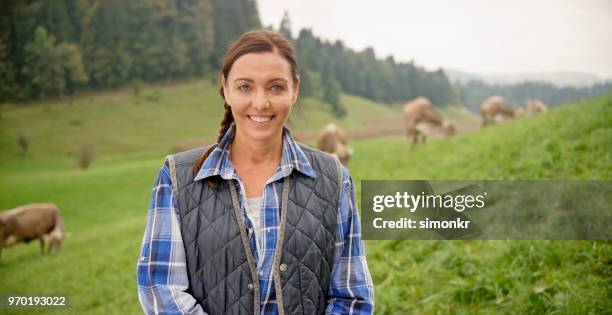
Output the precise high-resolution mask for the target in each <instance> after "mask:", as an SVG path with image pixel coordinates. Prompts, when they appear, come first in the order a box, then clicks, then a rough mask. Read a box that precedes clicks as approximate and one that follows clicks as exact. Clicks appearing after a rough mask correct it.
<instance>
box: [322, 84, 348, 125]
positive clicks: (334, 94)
mask: <svg viewBox="0 0 612 315" xmlns="http://www.w3.org/2000/svg"><path fill="white" fill-rule="evenodd" d="M324 81H325V82H324V83H323V85H324V87H323V89H324V92H323V101H325V102H326V103H328V104H329V105H331V112H332V114H333V115H334V116H335V117H337V118H342V117H344V116H345V115H346V109H345V108H344V107H343V106H342V104H340V93H341V92H342V90H341V89H340V84H338V81H336V80H334V79H331V78H329V79H326V80H325V79H324Z"/></svg>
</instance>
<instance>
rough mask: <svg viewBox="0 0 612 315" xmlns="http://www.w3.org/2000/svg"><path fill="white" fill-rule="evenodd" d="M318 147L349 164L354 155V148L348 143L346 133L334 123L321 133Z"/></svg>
mask: <svg viewBox="0 0 612 315" xmlns="http://www.w3.org/2000/svg"><path fill="white" fill-rule="evenodd" d="M317 147H318V148H319V150H321V151H323V152H327V153H331V154H333V155H335V156H337V157H338V159H339V160H340V162H342V164H344V165H347V163H348V161H349V160H350V158H351V156H352V155H353V149H351V148H349V147H348V146H347V145H346V134H345V133H344V131H343V130H342V129H341V128H340V127H338V126H336V125H335V124H333V123H332V124H328V125H327V126H325V128H323V130H322V131H321V133H319V138H318V139H317Z"/></svg>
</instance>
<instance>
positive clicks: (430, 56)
mask: <svg viewBox="0 0 612 315" xmlns="http://www.w3.org/2000/svg"><path fill="white" fill-rule="evenodd" d="M257 3H258V8H259V13H260V17H261V20H262V24H263V25H264V26H268V25H274V27H275V28H277V27H278V25H279V23H280V20H281V19H282V16H283V12H284V11H288V12H289V16H290V18H291V21H292V23H293V27H292V28H293V33H294V36H297V33H298V31H299V30H300V29H301V28H304V27H306V28H311V29H312V30H313V32H314V33H315V35H317V36H319V37H322V38H324V39H330V40H335V39H341V40H342V41H343V42H344V43H345V45H347V46H349V47H351V48H353V49H356V50H361V49H363V48H365V47H367V46H372V47H374V50H375V52H376V55H377V57H385V56H387V55H393V56H394V57H395V59H396V60H398V61H410V60H411V59H414V60H415V63H417V64H419V65H422V66H425V67H426V68H428V69H436V68H438V67H444V68H451V69H456V70H462V71H467V72H473V73H478V74H491V73H520V72H540V71H577V72H589V73H593V74H596V75H598V76H600V77H602V78H612V0H531V1H526V0H513V1H492V0H488V1H487V0H457V1H453V0H427V1H425V0H420V1H407V0H395V1H392V0H376V1H365V0H305V1H303V0H257Z"/></svg>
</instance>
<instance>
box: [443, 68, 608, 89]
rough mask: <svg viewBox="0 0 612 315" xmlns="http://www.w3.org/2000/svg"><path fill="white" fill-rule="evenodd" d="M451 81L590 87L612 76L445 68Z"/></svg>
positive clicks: (564, 72)
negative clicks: (603, 77) (495, 72)
mask: <svg viewBox="0 0 612 315" xmlns="http://www.w3.org/2000/svg"><path fill="white" fill-rule="evenodd" d="M444 73H445V74H446V75H447V76H448V78H449V80H450V81H451V82H456V81H459V83H461V84H466V83H467V82H469V81H473V80H480V81H483V82H484V83H486V84H489V85H513V84H518V83H522V82H544V83H551V84H552V85H554V86H556V87H590V86H592V85H594V84H597V83H605V82H607V81H612V78H609V79H602V78H600V77H598V76H597V75H594V74H592V73H588V72H574V71H551V72H545V71H543V72H527V73H497V74H474V73H469V72H464V71H460V70H454V69H444Z"/></svg>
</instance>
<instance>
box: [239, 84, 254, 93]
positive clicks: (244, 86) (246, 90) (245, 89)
mask: <svg viewBox="0 0 612 315" xmlns="http://www.w3.org/2000/svg"><path fill="white" fill-rule="evenodd" d="M238 89H239V90H240V92H242V93H247V92H248V91H249V90H250V89H251V87H250V86H249V85H248V84H243V85H241V86H239V87H238Z"/></svg>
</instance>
